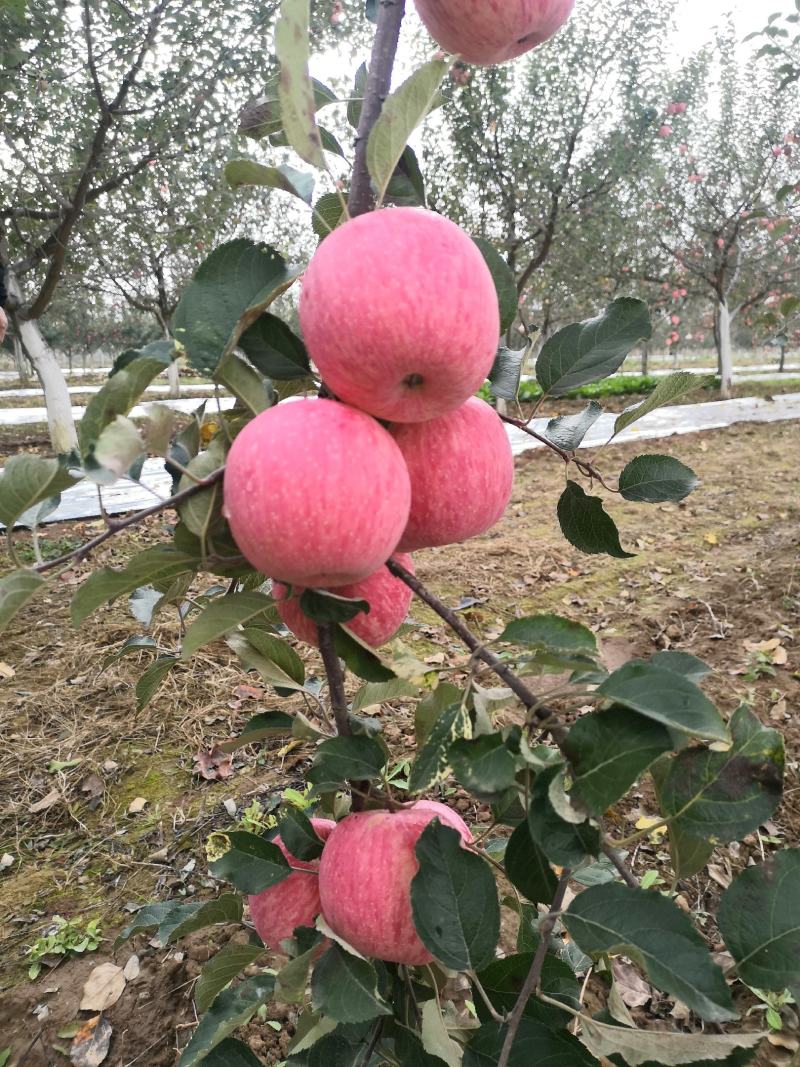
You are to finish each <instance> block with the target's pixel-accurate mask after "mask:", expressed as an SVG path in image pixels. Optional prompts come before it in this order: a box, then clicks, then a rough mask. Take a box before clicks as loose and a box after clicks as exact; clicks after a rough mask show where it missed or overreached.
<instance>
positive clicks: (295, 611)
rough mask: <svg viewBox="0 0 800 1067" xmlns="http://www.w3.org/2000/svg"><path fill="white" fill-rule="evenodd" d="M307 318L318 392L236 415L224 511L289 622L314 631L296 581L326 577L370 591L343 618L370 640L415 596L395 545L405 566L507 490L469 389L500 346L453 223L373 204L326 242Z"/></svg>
mask: <svg viewBox="0 0 800 1067" xmlns="http://www.w3.org/2000/svg"><path fill="white" fill-rule="evenodd" d="M300 323H301V326H302V330H303V335H304V338H305V342H306V345H307V347H308V351H309V355H310V357H311V359H312V360H313V362H314V364H315V366H316V367H317V369H318V371H319V373H320V375H321V377H322V379H323V381H324V382H325V386H326V392H327V393H328V397H326V398H325V399H320V398H316V397H315V398H306V399H297V400H291V401H287V402H284V403H281V404H278V405H277V406H276V407H273V408H270V409H268V410H267V411H264V412H262V413H261V414H260V415H258V416H257V417H256V418H255V419H253V420H252V422H250V423H249V424H248V425H247V426H246V427H245V428H244V429H243V430H242V432H241V433H240V434H239V435H238V436H237V438H236V440H235V441H234V443H233V446H232V448H231V451H230V454H229V456H228V461H227V465H226V474H225V486H224V495H225V514H226V516H227V518H228V521H229V523H230V527H231V531H232V533H233V536H234V538H235V540H236V543H237V544H238V546H239V548H240V549H241V551H242V553H243V554H244V555H245V556H246V558H247V559H248V561H249V562H250V563H251V564H252V565H253V567H255V568H256V569H257V570H259V571H261V572H262V573H263V574H266V575H268V576H269V577H271V578H272V579H273V591H274V596H275V599H276V600H277V601H278V602H279V612H280V614H281V618H282V619H283V621H284V623H285V624H286V626H287V627H289V629H290V630H292V632H293V633H294V634H295V635H296V636H297V637H299V638H300V639H301V640H303V641H306V642H308V643H309V644H312V645H314V644H317V630H316V625H315V624H314V622H313V621H312V620H311V619H309V618H307V617H306V616H305V615H304V614H303V612H302V610H301V608H300V599H299V598H300V595H301V594H302V592H303V590H304V589H306V588H308V587H313V588H316V589H322V590H331V589H332V590H335V591H336V593H337V594H338V595H341V596H344V597H348V598H353V599H363V600H366V601H367V603H368V604H369V605H370V611H369V612H368V613H365V612H362V613H360V614H359V615H357V616H356V617H355V618H354V619H353V620H351V622H350V623H349V624H348V625H349V627H350V628H351V629H352V631H353V633H354V634H355V635H356V636H357V637H359V638H360V639H361V640H362V641H364V642H365V643H367V644H368V645H370V646H372V647H378V646H379V645H382V644H384V643H385V642H386V641H388V640H389V639H390V638H391V637H393V636H394V634H395V633H396V632H397V630H398V629H399V627H400V625H401V624H402V623H403V621H404V619H405V618H406V615H407V613H408V607H409V603H410V593H409V590H408V588H407V587H406V586H405V585H404V584H403V583H402V582H401V581H399V580H398V579H396V578H394V577H393V576H392V575H391V574H390V573H389V572H388V571H387V570H386V568H385V566H384V565H385V563H386V561H387V560H388V559H389V558H390V557H391V556H392V555H393V554H395V553H400V554H401V555H398V556H397V557H396V558H397V559H398V561H399V562H400V563H402V565H403V566H404V567H406V568H407V569H408V570H412V571H413V561H412V559H411V556H410V555H408V553H411V552H415V551H417V550H418V549H421V548H429V547H434V546H437V545H447V544H453V543H455V542H459V541H464V540H466V539H467V538H470V537H475V536H477V535H479V534H481V533H484V532H485V531H486V530H488V529H489V528H490V527H491V526H493V525H494V524H495V523H496V522H497V521H498V520H499V519H500V518H501V516H502V515H503V513H504V511H505V509H506V506H507V504H508V501H509V498H510V496H511V491H512V487H513V481H514V462H513V457H512V453H511V447H510V444H509V441H508V436H507V434H506V432H505V428H504V426H503V424H502V422H501V421H500V419H499V418H498V416H497V414H496V412H495V411H494V410H493V409H492V407H491V406H490V405H489V404H487V403H485V402H484V401H483V400H480V399H478V398H477V397H475V396H474V393H475V392H476V390H478V389H479V388H480V386H481V385H482V384H483V382H484V381H485V379H486V377H487V375H488V374H489V371H490V370H491V367H492V363H493V362H494V359H495V355H496V352H497V339H498V335H499V332H500V321H499V310H498V304H497V295H496V292H495V287H494V282H493V280H492V276H491V273H490V271H489V269H488V267H487V266H486V263H485V261H484V259H483V256H482V255H481V253H480V250H479V249H478V247H477V246H476V245H475V243H474V242H473V241H472V240H470V238H469V237H468V236H467V235H466V234H465V233H464V232H463V231H462V230H460V229H459V228H458V227H457V226H456V225H454V224H453V223H452V222H450V221H448V220H447V219H445V218H443V217H442V216H440V215H436V214H434V213H433V212H430V211H426V210H424V209H421V208H392V209H388V210H384V211H376V212H372V213H370V214H368V215H362V216H360V217H358V218H355V219H353V220H351V221H349V222H347V223H346V224H345V225H343V226H341V227H340V228H339V229H337V230H335V231H334V232H333V233H332V234H330V235H329V236H328V237H327V238H326V239H325V240H324V241H323V243H322V244H321V245H320V247H319V249H318V250H317V252H316V254H315V255H314V257H313V258H312V260H311V263H310V264H309V267H308V269H307V271H306V274H305V278H304V280H303V288H302V293H301V298H300ZM334 396H335V397H336V399H333V398H332V397H334Z"/></svg>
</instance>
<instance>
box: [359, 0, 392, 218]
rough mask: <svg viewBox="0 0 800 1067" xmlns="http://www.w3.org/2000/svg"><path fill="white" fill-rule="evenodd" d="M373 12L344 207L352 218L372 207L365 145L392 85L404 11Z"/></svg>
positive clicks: (386, 2)
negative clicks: (375, 23) (373, 28)
mask: <svg viewBox="0 0 800 1067" xmlns="http://www.w3.org/2000/svg"><path fill="white" fill-rule="evenodd" d="M377 8H378V28H377V30H376V31H375V39H374V40H373V42H372V55H371V56H370V61H369V71H368V73H367V84H366V87H365V89H364V99H363V101H362V104H361V117H360V119H359V121H358V133H357V134H356V158H355V165H354V167H353V182H352V185H351V186H350V196H349V199H348V203H347V206H348V208H349V211H350V215H351V217H353V218H355V216H356V215H363V214H365V212H367V211H369V210H371V208H372V206H373V203H374V198H373V194H372V187H371V185H370V179H369V169H368V168H367V144H368V142H369V135H370V132H371V130H372V127H373V126H374V125H375V122H376V120H377V118H378V116H379V115H380V113H381V108H382V107H383V102H384V100H385V99H386V97H387V95H388V93H389V88H390V86H391V83H392V70H393V68H394V60H395V56H396V55H397V43H398V40H399V38H400V26H401V24H402V21H403V16H404V15H405V11H406V0H379V2H378V5H377Z"/></svg>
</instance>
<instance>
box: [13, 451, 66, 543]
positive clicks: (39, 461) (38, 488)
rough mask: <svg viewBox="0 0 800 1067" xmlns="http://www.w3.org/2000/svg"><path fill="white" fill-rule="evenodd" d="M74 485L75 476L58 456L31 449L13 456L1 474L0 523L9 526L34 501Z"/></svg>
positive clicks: (35, 502)
mask: <svg viewBox="0 0 800 1067" xmlns="http://www.w3.org/2000/svg"><path fill="white" fill-rule="evenodd" d="M74 484H75V478H74V477H73V476H72V475H71V474H70V473H69V471H68V470H67V468H66V467H65V466H64V465H63V464H62V463H59V461H58V460H57V459H44V458H43V457H42V456H35V455H33V454H32V453H28V452H23V453H20V454H19V455H17V456H12V457H11V458H10V459H9V460H8V462H7V463H6V465H5V467H4V469H3V473H2V474H0V523H2V524H3V525H4V526H6V527H8V528H9V529H10V528H11V527H12V526H13V525H14V523H15V522H16V521H17V519H18V518H19V517H20V515H23V514H24V513H25V512H26V511H28V510H29V509H30V508H32V507H33V506H34V505H35V504H38V503H40V502H41V501H42V500H48V499H49V498H50V497H52V496H56V495H57V494H58V493H60V492H61V491H62V490H63V489H68V488H69V487H70V486H71V485H74Z"/></svg>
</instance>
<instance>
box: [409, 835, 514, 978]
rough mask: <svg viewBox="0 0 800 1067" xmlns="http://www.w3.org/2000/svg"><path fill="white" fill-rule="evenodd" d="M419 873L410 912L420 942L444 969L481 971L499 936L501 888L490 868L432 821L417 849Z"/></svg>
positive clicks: (412, 895) (414, 884)
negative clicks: (498, 889)
mask: <svg viewBox="0 0 800 1067" xmlns="http://www.w3.org/2000/svg"><path fill="white" fill-rule="evenodd" d="M415 853H416V857H417V859H418V860H419V870H418V871H417V873H416V874H415V875H414V878H413V880H412V882H411V908H412V912H413V915H414V926H415V927H416V930H417V933H418V934H419V937H420V940H421V941H422V943H423V945H425V947H426V948H427V949H428V951H429V952H431V953H433V955H434V956H435V957H436V959H437V960H440V961H441V962H442V963H443V964H444V965H445V966H446V967H450V968H452V969H453V970H456V971H467V970H473V971H474V970H481V968H483V967H485V966H487V964H489V963H490V962H491V960H492V959H494V953H495V948H496V947H497V941H498V938H499V936H500V905H499V903H498V900H497V886H496V885H495V880H494V875H493V874H492V872H491V870H490V868H489V866H488V864H487V863H486V862H485V861H484V860H482V859H481V858H480V856H476V855H475V853H474V852H468V851H467V850H466V849H464V848H462V847H461V836H460V835H459V833H458V832H457V831H456V830H453V829H451V827H449V826H444V825H443V824H442V823H440V822H439V820H438V819H434V820H433V821H432V822H431V823H429V824H428V826H426V827H425V829H424V830H423V832H422V834H421V835H420V838H419V840H418V841H417V845H416V848H415Z"/></svg>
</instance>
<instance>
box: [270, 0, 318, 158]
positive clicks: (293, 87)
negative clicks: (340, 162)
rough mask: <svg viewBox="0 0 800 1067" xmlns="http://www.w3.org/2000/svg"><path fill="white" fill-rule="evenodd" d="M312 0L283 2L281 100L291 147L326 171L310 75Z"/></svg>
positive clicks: (278, 43) (278, 45) (278, 34)
mask: <svg viewBox="0 0 800 1067" xmlns="http://www.w3.org/2000/svg"><path fill="white" fill-rule="evenodd" d="M309 8H310V4H309V0H282V2H281V14H280V18H279V19H278V23H277V25H276V27H275V52H276V55H277V57H278V60H279V62H280V65H281V74H280V79H279V81H278V99H279V101H280V105H281V123H282V125H283V129H284V131H285V133H286V136H287V138H288V140H289V144H290V145H291V146H292V148H293V149H294V150H295V152H297V154H298V155H299V156H300V158H301V159H304V160H305V161H306V163H311V164H312V166H315V167H319V168H320V169H322V170H324V169H325V157H324V156H323V154H322V147H321V143H320V136H319V130H318V129H317V122H316V118H315V113H316V110H317V108H316V103H315V100H314V89H313V86H312V84H311V78H310V77H309V74H308V58H309V42H308V22H309Z"/></svg>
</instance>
